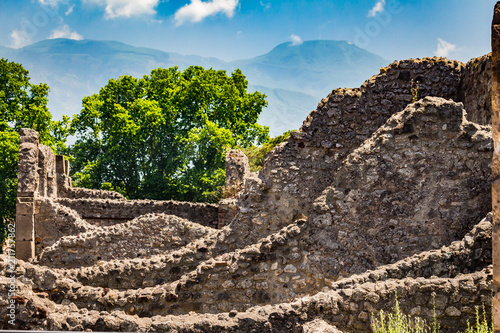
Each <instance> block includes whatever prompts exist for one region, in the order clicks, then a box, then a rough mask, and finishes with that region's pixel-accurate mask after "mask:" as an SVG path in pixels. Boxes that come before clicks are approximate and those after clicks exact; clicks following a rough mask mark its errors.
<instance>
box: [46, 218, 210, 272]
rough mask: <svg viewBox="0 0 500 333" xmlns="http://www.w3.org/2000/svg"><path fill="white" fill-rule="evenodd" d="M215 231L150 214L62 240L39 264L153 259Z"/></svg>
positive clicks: (55, 244) (184, 221) (58, 264)
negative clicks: (152, 257)
mask: <svg viewBox="0 0 500 333" xmlns="http://www.w3.org/2000/svg"><path fill="white" fill-rule="evenodd" d="M214 232H215V230H214V229H213V228H208V227H203V226H201V225H199V224H197V223H192V222H189V221H187V220H184V219H181V218H179V217H177V216H173V215H165V214H147V215H142V216H140V217H138V218H136V219H134V220H133V221H130V222H127V223H121V224H118V225H113V226H109V227H97V228H92V229H91V230H89V231H86V232H80V233H78V234H77V235H75V233H74V232H72V233H68V234H70V236H64V237H59V238H58V239H57V242H54V243H53V244H52V246H51V247H50V248H45V249H44V250H43V252H41V258H40V259H39V263H40V264H42V265H44V266H50V267H66V268H73V267H82V266H93V265H96V264H97V263H98V262H99V261H109V260H113V259H127V258H144V257H151V256H155V255H159V254H162V253H165V252H167V251H170V250H174V249H179V248H181V247H184V246H186V245H187V244H189V243H191V242H193V241H194V240H195V239H198V238H200V237H203V236H206V235H207V234H211V233H214Z"/></svg>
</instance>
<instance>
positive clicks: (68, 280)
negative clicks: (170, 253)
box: [0, 215, 492, 332]
mask: <svg viewBox="0 0 500 333" xmlns="http://www.w3.org/2000/svg"><path fill="white" fill-rule="evenodd" d="M306 224H307V223H303V224H301V228H303V230H307V227H306ZM287 230H288V231H291V229H290V228H287ZM491 233H492V225H491V215H489V216H487V217H486V218H485V219H484V220H483V221H482V222H481V223H479V224H478V225H477V226H476V227H475V228H474V229H473V230H472V231H471V232H470V233H469V234H467V235H466V236H465V237H464V238H463V239H462V240H461V241H456V242H454V243H452V244H451V245H450V246H448V247H443V248H441V249H439V250H433V251H430V252H424V253H420V254H417V255H415V256H412V257H410V258H407V259H405V260H402V261H400V262H397V263H395V264H391V265H387V266H383V267H379V268H377V269H376V270H372V271H367V272H365V273H363V274H360V275H354V276H351V277H349V278H346V279H343V280H340V281H338V282H328V284H329V285H328V286H326V287H325V288H324V289H323V290H322V292H319V293H317V294H316V295H313V296H305V297H300V298H296V299H295V300H293V301H291V302H283V303H280V304H275V305H256V304H255V303H253V302H254V301H255V300H252V301H250V302H248V303H246V306H241V304H240V303H239V302H235V303H234V304H231V303H229V302H227V300H226V299H225V298H226V296H225V295H226V294H231V293H232V291H231V290H233V289H236V290H238V288H237V286H233V287H231V286H229V283H233V281H234V279H235V278H236V277H230V278H228V279H222V278H221V279H215V276H214V275H215V274H218V273H220V272H221V271H223V270H225V268H227V267H231V265H234V263H235V262H234V261H232V260H230V258H229V257H225V258H219V259H215V260H213V259H212V260H208V261H207V262H206V263H204V264H203V265H202V266H200V267H199V269H197V270H196V271H195V272H197V273H198V274H199V275H196V276H195V275H187V276H185V277H183V278H182V279H181V280H180V282H179V283H180V286H179V287H175V288H174V289H171V286H169V285H168V284H167V285H162V284H156V285H154V284H153V285H151V286H149V287H142V288H138V289H135V290H119V289H113V288H107V287H96V286H94V282H93V281H91V280H87V276H86V274H85V273H84V271H87V272H89V273H90V272H92V273H93V274H95V275H97V274H99V273H103V272H104V271H106V270H112V269H115V268H112V267H109V266H108V265H106V264H103V265H99V266H96V267H98V269H95V268H94V269H92V270H89V269H87V268H86V269H82V268H79V269H77V270H78V271H79V272H80V273H79V274H73V275H71V276H69V275H67V274H66V271H65V270H61V269H48V268H47V267H41V266H38V265H33V264H29V263H25V262H20V265H19V267H18V274H19V275H20V276H23V278H22V279H20V283H19V284H18V286H17V288H18V292H19V295H24V297H25V299H24V301H23V303H20V304H19V305H18V306H19V308H18V310H19V317H18V321H17V322H16V323H17V325H27V324H28V323H29V327H32V328H33V329H35V328H37V327H46V328H49V329H63V328H65V329H69V328H75V329H76V328H78V327H82V328H83V327H85V328H92V329H97V328H100V330H105V329H106V328H108V329H111V328H112V329H113V330H116V331H119V330H122V331H129V330H130V329H131V327H134V329H133V330H140V331H146V330H152V331H155V330H159V331H165V330H167V331H168V330H169V329H174V328H175V329H179V328H180V327H182V328H183V330H184V331H186V332H195V331H196V329H200V327H205V328H206V329H208V330H209V331H210V330H212V331H226V330H228V329H231V328H232V329H239V330H242V331H251V330H252V329H259V328H262V329H263V328H267V330H269V331H271V332H290V331H292V332H295V331H296V332H301V330H300V327H301V326H302V325H304V324H306V323H308V322H312V321H318V320H322V321H324V322H325V323H327V324H328V325H332V326H337V327H339V328H341V329H343V330H347V331H362V332H368V331H369V323H370V315H371V313H376V312H378V311H379V310H380V309H389V308H391V307H393V306H394V298H395V292H397V295H398V300H399V302H400V306H401V309H402V311H404V312H405V313H411V314H413V315H419V316H421V317H423V318H425V319H427V321H428V322H431V321H432V318H433V316H434V310H435V311H436V315H437V319H438V320H439V322H440V323H441V325H442V331H443V332H456V331H458V330H460V329H462V328H463V327H466V321H467V320H470V321H471V322H473V320H474V318H475V307H476V306H482V304H484V305H485V306H486V307H487V311H488V307H489V300H490V297H491V286H492V271H491V266H488V265H489V263H490V262H491ZM297 236H298V235H297ZM297 236H293V237H297ZM275 239H276V237H275ZM269 245H271V244H270V243H266V242H264V243H262V246H263V247H261V248H260V253H257V252H255V250H252V251H250V250H245V251H242V252H240V253H234V254H233V255H238V254H240V257H241V258H250V259H251V260H248V261H247V260H239V261H236V263H238V264H241V263H245V262H247V263H249V266H248V267H247V271H249V272H252V269H251V267H254V266H255V267H259V268H261V267H263V265H262V263H263V262H265V261H261V260H262V259H259V260H257V261H255V260H254V259H255V258H259V257H260V256H261V254H262V253H268V254H269V253H272V251H273V250H271V252H267V251H266V250H264V247H266V246H267V247H268V246H269ZM270 248H271V249H272V246H271V247H270ZM0 259H1V260H0V269H2V270H5V269H6V267H7V260H8V259H7V257H6V256H5V255H3V256H0ZM228 259H229V260H228ZM277 259H278V258H277ZM133 261H135V262H137V263H138V264H140V261H139V260H138V259H134V260H133ZM259 261H260V262H259ZM273 261H274V260H271V262H273ZM276 262H278V263H279V259H278V260H277V261H276ZM122 265H123V266H126V265H129V263H127V262H122ZM147 266H149V265H145V267H144V268H146V267H147ZM270 266H272V265H270ZM152 270H153V268H152ZM238 272H239V271H238ZM269 272H271V273H272V274H276V272H277V270H273V269H271V267H270V269H269ZM144 274H145V273H144V272H142V276H144ZM259 274H261V272H256V273H254V275H253V276H259ZM142 276H139V275H138V280H139V279H144V278H143V277H142ZM146 276H147V274H146ZM201 276H203V277H206V278H207V279H206V280H204V279H199V278H200V277H201ZM212 276H214V279H213V280H212V279H211V278H210V277H212ZM248 277H250V276H248ZM248 277H247V279H248ZM0 279H6V277H5V275H4V274H1V277H0ZM252 280H253V279H252ZM189 281H191V282H189ZM254 281H255V282H253V283H262V282H263V281H267V280H260V279H256V280H254ZM3 282H4V281H2V280H0V283H3ZM214 282H215V284H214ZM200 284H202V285H203V288H201V291H197V286H199V285H200ZM209 284H212V287H211V288H210V287H209ZM136 288H137V287H136ZM242 290H245V291H251V292H253V293H258V292H259V291H258V290H254V289H253V288H251V287H248V288H245V289H242ZM278 290H279V289H278ZM188 291H189V293H188ZM5 292H6V291H2V293H5ZM271 294H272V293H271ZM197 295H199V296H197ZM221 295H222V296H221ZM186 296H187V297H186ZM193 297H201V299H200V298H196V299H193ZM221 297H222V298H221ZM243 297H245V296H243ZM272 297H275V296H272ZM250 299H251V298H250ZM5 300H6V299H4V298H1V299H0V301H1V302H5ZM201 301H203V302H202V304H199V303H198V302H201ZM205 301H208V303H205ZM218 303H222V306H221V307H220V308H221V309H223V308H224V307H227V309H226V310H224V312H225V313H219V314H214V315H210V314H193V313H190V314H189V315H187V316H189V318H190V320H189V321H185V320H186V318H187V316H175V317H173V316H169V315H168V313H182V312H185V313H187V312H188V311H191V310H196V311H200V309H198V307H200V306H201V307H202V309H201V312H212V311H213V310H210V309H211V307H212V306H216V307H218ZM256 303H257V304H259V303H269V300H266V299H262V300H260V301H257V302H256ZM271 303H274V302H271ZM3 304H4V303H0V305H3ZM434 304H435V305H434ZM117 309H124V310H125V312H122V311H114V310H117ZM237 309H238V310H237ZM5 311H6V306H2V307H0V316H2V315H4V313H5ZM216 312H217V311H216ZM156 315H161V316H156ZM153 316H156V317H153ZM102 318H104V319H105V320H103V319H102ZM2 324H3V323H2ZM0 325H1V324H0ZM79 325H80V326H79ZM0 327H1V328H3V327H2V326H0ZM193 330H195V331H193Z"/></svg>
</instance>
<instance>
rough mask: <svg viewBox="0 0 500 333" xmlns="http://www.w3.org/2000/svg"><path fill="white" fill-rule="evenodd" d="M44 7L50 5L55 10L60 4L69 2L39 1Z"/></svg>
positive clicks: (55, 0) (60, 0)
mask: <svg viewBox="0 0 500 333" xmlns="http://www.w3.org/2000/svg"><path fill="white" fill-rule="evenodd" d="M38 1H39V2H40V3H41V4H42V5H49V6H50V7H52V8H54V7H56V6H57V5H58V3H59V2H62V1H67V0H38Z"/></svg>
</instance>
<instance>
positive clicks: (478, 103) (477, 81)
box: [459, 53, 491, 125]
mask: <svg viewBox="0 0 500 333" xmlns="http://www.w3.org/2000/svg"><path fill="white" fill-rule="evenodd" d="M459 101H460V102H462V103H464V107H465V109H466V110H467V114H468V115H469V120H470V121H473V122H475V123H478V124H480V125H489V124H491V53H490V54H487V55H484V56H482V57H479V58H476V59H472V60H471V61H469V62H468V63H467V65H466V66H465V68H464V69H463V71H462V78H461V80H460V86H459Z"/></svg>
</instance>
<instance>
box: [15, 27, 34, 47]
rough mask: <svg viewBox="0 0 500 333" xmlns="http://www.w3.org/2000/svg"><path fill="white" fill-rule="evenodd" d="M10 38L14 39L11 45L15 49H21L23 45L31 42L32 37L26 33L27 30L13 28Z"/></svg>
mask: <svg viewBox="0 0 500 333" xmlns="http://www.w3.org/2000/svg"><path fill="white" fill-rule="evenodd" d="M10 38H11V39H12V44H10V47H12V48H14V49H19V48H21V47H23V46H26V45H29V44H31V38H30V37H29V36H28V35H27V34H26V32H25V31H22V30H13V31H12V33H11V34H10Z"/></svg>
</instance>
